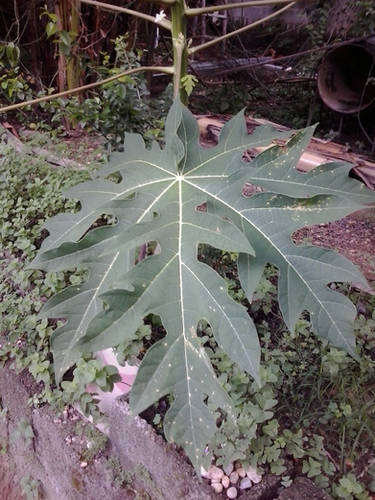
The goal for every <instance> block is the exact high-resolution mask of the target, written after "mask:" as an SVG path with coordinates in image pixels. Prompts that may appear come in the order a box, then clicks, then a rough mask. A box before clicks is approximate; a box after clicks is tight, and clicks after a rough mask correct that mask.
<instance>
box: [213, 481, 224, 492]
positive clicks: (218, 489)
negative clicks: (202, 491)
mask: <svg viewBox="0 0 375 500" xmlns="http://www.w3.org/2000/svg"><path fill="white" fill-rule="evenodd" d="M211 487H212V489H213V490H214V492H215V493H221V492H222V491H223V485H222V484H221V483H212V484H211Z"/></svg>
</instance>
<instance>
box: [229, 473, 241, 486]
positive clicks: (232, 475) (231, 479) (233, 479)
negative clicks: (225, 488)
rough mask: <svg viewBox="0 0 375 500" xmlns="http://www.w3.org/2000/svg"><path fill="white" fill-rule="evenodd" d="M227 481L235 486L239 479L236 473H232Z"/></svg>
mask: <svg viewBox="0 0 375 500" xmlns="http://www.w3.org/2000/svg"><path fill="white" fill-rule="evenodd" d="M229 479H230V482H231V483H232V484H236V483H237V481H238V479H239V476H238V473H237V472H236V471H233V472H232V473H231V475H230V476H229Z"/></svg>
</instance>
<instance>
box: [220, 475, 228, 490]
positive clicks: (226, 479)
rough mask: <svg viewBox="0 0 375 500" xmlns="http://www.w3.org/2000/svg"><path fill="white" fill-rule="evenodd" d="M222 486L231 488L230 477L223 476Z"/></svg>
mask: <svg viewBox="0 0 375 500" xmlns="http://www.w3.org/2000/svg"><path fill="white" fill-rule="evenodd" d="M221 484H222V485H223V486H224V488H229V485H230V479H229V477H228V476H223V477H222V478H221Z"/></svg>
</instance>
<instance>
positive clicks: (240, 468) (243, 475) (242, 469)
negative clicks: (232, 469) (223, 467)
mask: <svg viewBox="0 0 375 500" xmlns="http://www.w3.org/2000/svg"><path fill="white" fill-rule="evenodd" d="M237 474H238V475H239V476H240V477H245V476H246V471H245V469H244V468H243V467H239V468H238V469H237Z"/></svg>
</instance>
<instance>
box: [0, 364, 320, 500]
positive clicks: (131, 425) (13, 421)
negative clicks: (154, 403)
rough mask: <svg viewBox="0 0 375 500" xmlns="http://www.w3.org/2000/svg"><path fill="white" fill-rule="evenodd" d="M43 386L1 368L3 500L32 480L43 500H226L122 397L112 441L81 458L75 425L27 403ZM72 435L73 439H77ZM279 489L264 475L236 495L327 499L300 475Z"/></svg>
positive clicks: (247, 499)
mask: <svg viewBox="0 0 375 500" xmlns="http://www.w3.org/2000/svg"><path fill="white" fill-rule="evenodd" d="M38 390H39V387H38V385H37V384H35V382H33V379H32V377H31V376H29V375H28V374H27V373H25V372H24V373H22V374H20V375H17V374H16V372H15V371H13V370H12V369H11V368H10V367H9V366H5V367H3V368H0V410H1V412H0V500H3V499H4V500H5V499H6V500H21V499H25V498H26V497H25V496H24V495H23V494H22V488H25V483H26V487H28V485H30V484H32V482H33V481H34V493H35V484H36V485H37V487H36V488H37V489H36V493H37V494H36V496H34V497H33V498H35V499H39V498H40V499H44V500H108V499H110V500H214V499H220V498H222V499H224V498H226V496H225V495H224V494H223V495H217V494H215V493H214V492H213V490H212V489H211V487H210V486H209V484H207V482H205V481H199V480H198V478H197V476H196V475H195V473H194V471H193V468H192V467H191V465H190V464H189V463H188V462H187V460H186V459H185V458H184V456H183V454H182V453H179V451H178V450H177V448H176V447H175V446H173V445H170V444H167V443H166V442H165V441H164V440H163V439H162V437H161V436H158V435H157V434H156V433H155V432H154V430H153V428H152V427H151V426H150V425H148V424H147V422H146V421H144V420H143V419H141V418H139V417H135V418H133V417H132V416H131V415H130V414H129V407H128V405H127V403H126V401H123V400H117V401H116V402H115V404H113V406H112V408H111V409H110V411H109V413H108V429H109V444H108V446H107V447H106V449H105V450H101V451H100V452H99V453H98V454H96V455H94V456H93V457H92V458H90V460H87V461H86V460H83V458H82V454H83V448H82V446H83V444H82V443H81V439H80V437H79V436H77V428H76V423H77V422H76V421H75V422H74V421H72V420H70V419H69V418H67V419H64V418H58V416H57V415H56V414H55V413H54V411H53V410H52V409H51V408H50V407H48V405H45V406H43V407H41V408H36V409H33V408H31V407H30V406H29V404H28V400H29V398H30V396H31V395H32V394H35V393H37V392H38ZM22 419H23V420H24V421H25V422H26V423H27V425H29V426H31V428H32V430H33V434H34V437H33V438H32V439H26V437H25V436H22V435H20V433H19V422H20V421H21V420H22ZM86 425H89V426H92V424H89V423H87V422H86ZM72 436H75V437H76V439H74V442H72ZM85 449H86V450H87V448H85ZM85 462H87V463H85ZM116 479H117V481H116ZM36 481H37V482H36ZM279 487H280V478H278V477H277V476H274V475H272V474H270V475H266V476H265V477H264V478H263V480H262V481H261V483H259V484H257V485H254V486H253V487H252V488H251V490H246V491H243V492H241V495H240V496H239V498H240V499H241V500H274V499H276V498H278V500H304V499H306V500H329V498H330V497H329V496H328V495H326V494H325V493H324V492H322V491H321V490H320V489H318V488H316V486H315V485H314V483H312V481H310V480H308V479H306V478H302V477H301V478H297V479H296V480H295V481H294V483H293V484H292V486H291V487H290V488H288V489H285V490H283V491H282V492H281V493H280V495H279V496H278V494H279V492H278V489H279ZM29 498H31V496H30V497H29Z"/></svg>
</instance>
